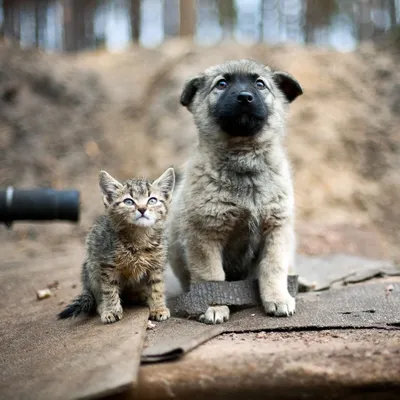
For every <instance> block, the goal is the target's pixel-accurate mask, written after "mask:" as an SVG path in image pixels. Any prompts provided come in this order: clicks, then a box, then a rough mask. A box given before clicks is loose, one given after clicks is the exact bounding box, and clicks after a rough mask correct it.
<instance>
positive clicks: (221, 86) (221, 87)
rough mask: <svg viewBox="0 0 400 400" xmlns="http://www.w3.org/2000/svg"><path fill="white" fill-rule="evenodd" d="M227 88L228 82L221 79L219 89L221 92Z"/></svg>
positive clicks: (218, 83)
mask: <svg viewBox="0 0 400 400" xmlns="http://www.w3.org/2000/svg"><path fill="white" fill-rule="evenodd" d="M227 86H228V82H227V81H226V80H225V79H220V80H219V81H218V82H217V88H218V89H220V90H222V89H225V88H226V87H227Z"/></svg>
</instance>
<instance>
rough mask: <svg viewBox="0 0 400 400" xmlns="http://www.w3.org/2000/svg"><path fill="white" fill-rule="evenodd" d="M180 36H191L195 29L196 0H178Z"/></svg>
mask: <svg viewBox="0 0 400 400" xmlns="http://www.w3.org/2000/svg"><path fill="white" fill-rule="evenodd" d="M179 9H180V26H179V34H180V36H190V37H193V36H194V34H195V29H196V1H195V0H180V7H179Z"/></svg>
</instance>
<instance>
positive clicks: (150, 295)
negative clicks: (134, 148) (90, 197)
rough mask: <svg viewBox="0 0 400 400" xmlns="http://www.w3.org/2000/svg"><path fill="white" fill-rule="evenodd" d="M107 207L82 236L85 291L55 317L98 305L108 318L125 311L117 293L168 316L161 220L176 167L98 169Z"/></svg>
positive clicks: (157, 316)
mask: <svg viewBox="0 0 400 400" xmlns="http://www.w3.org/2000/svg"><path fill="white" fill-rule="evenodd" d="M99 177H100V188H101V191H102V194H103V202H104V205H105V208H106V213H105V215H102V216H100V217H99V218H98V219H97V221H96V222H95V224H94V225H93V226H92V228H91V230H90V231H89V233H88V236H87V239H86V257H85V261H84V263H83V268H82V274H81V279H82V285H83V292H82V294H81V295H80V296H78V297H77V298H76V299H75V300H74V301H73V302H72V303H71V304H70V305H68V306H67V307H66V308H65V309H64V310H63V311H62V312H61V313H60V314H58V317H59V318H61V319H63V318H70V317H76V316H78V315H79V314H88V313H90V312H92V311H94V310H96V308H97V312H98V313H99V314H100V317H101V321H102V322H103V323H105V324H110V323H113V322H116V321H118V320H120V319H121V318H122V316H123V310H122V305H121V299H122V300H125V299H128V300H130V301H132V300H139V301H141V302H144V303H145V304H147V305H148V306H149V308H150V319H153V320H156V321H163V320H166V319H168V318H169V317H170V312H169V309H168V308H167V307H166V303H165V293H164V281H163V272H164V266H165V263H166V255H167V244H166V236H165V220H166V217H167V213H168V207H169V203H170V201H171V194H172V191H173V189H174V186H175V173H174V170H173V168H168V169H167V170H166V171H165V172H164V173H163V174H162V175H161V176H160V177H159V178H158V179H157V180H155V181H154V182H151V181H149V180H147V179H130V180H127V181H125V182H123V183H120V182H118V181H116V180H115V179H114V178H112V177H111V176H110V175H109V174H108V173H107V172H105V171H101V172H100V176H99Z"/></svg>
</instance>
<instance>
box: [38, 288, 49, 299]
mask: <svg viewBox="0 0 400 400" xmlns="http://www.w3.org/2000/svg"><path fill="white" fill-rule="evenodd" d="M51 296H52V293H51V291H50V289H48V288H46V289H40V290H38V291H37V292H36V297H37V299H38V300H43V299H47V298H49V297H51Z"/></svg>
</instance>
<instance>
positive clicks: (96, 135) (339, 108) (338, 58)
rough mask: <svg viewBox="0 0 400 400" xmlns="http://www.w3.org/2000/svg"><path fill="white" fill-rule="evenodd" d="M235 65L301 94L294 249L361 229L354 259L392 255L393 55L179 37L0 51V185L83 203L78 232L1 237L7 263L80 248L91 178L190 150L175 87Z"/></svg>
mask: <svg viewBox="0 0 400 400" xmlns="http://www.w3.org/2000/svg"><path fill="white" fill-rule="evenodd" d="M239 57H247V58H255V59H258V60H260V61H262V62H265V63H268V64H270V65H272V66H274V67H275V68H278V69H283V70H286V71H288V72H290V73H291V74H293V75H294V76H295V77H296V78H297V79H298V80H299V82H300V83H301V84H302V86H303V88H304V93H305V94H304V95H303V96H301V97H300V98H299V99H298V100H296V101H295V102H294V103H293V104H292V106H291V111H290V116H289V124H288V136H287V146H288V150H289V155H290V158H291V160H292V164H293V173H294V178H295V193H296V203H297V227H298V233H299V235H298V236H299V251H301V252H305V253H309V254H310V253H311V254H315V253H321V252H330V251H335V250H336V249H337V247H340V246H342V247H343V246H345V247H346V249H347V250H348V251H349V252H355V251H359V246H358V245H357V243H354V242H355V241H357V239H353V238H354V233H355V232H360V235H361V236H360V239H359V240H358V241H359V242H365V243H368V245H365V246H364V249H363V252H367V253H368V254H370V253H374V254H377V255H378V256H382V257H387V258H395V259H399V255H400V253H399V249H398V246H397V245H396V240H397V232H398V231H400V230H399V229H398V228H399V226H400V216H399V215H398V212H397V208H396V207H395V206H394V205H395V204H397V202H398V200H399V198H400V185H399V179H398V172H397V171H398V163H399V162H400V161H399V160H400V157H399V152H400V147H399V140H400V135H399V130H398V126H399V122H400V109H399V104H400V98H399V97H398V96H399V93H400V91H399V87H400V72H399V70H398V68H397V60H398V58H396V56H395V55H393V54H391V52H390V49H389V50H387V49H386V50H385V51H383V50H378V49H376V48H374V47H372V46H369V45H366V46H363V47H362V49H361V50H360V51H358V52H354V53H345V54H342V53H336V52H333V51H328V50H321V49H315V48H312V47H309V48H305V47H298V46H290V45H287V46H276V47H268V46H265V45H263V46H258V45H257V46H251V47H246V46H238V45H237V44H235V43H232V44H229V43H228V44H226V45H223V46H219V47H211V48H198V47H194V46H192V45H191V44H190V43H187V42H185V41H179V40H178V41H171V42H168V43H166V44H165V45H163V46H162V47H160V48H158V49H154V50H146V49H140V48H137V47H133V48H132V49H130V50H129V51H126V52H123V53H117V54H109V53H106V52H102V51H98V52H93V53H86V54H85V53H83V54H79V55H77V56H65V55H64V56H61V55H55V54H43V53H41V52H37V51H36V50H32V51H30V50H24V51H21V50H19V49H15V48H12V47H8V46H7V45H6V44H2V45H1V46H0V103H1V106H0V158H1V159H2V163H1V167H0V168H1V171H0V172H1V174H0V185H1V186H4V185H8V184H12V185H15V186H17V187H32V186H46V185H51V186H53V187H55V188H70V187H73V188H76V189H78V190H80V191H81V196H82V218H81V222H80V224H79V225H78V226H75V225H72V226H71V225H69V224H44V225H37V224H16V225H15V226H14V228H13V230H12V231H11V232H10V231H6V230H5V229H3V228H2V229H1V232H0V235H1V249H2V254H3V255H4V257H6V258H12V257H13V253H14V252H15V251H18V252H27V253H28V254H29V256H33V255H35V254H37V255H40V254H43V253H46V252H48V251H58V250H59V249H60V248H62V247H63V246H64V245H65V244H66V243H67V242H70V241H77V242H82V241H83V238H84V235H85V232H86V231H87V229H88V228H89V226H90V224H91V223H92V221H93V218H94V217H95V216H96V215H97V214H99V213H100V212H101V211H102V204H101V198H100V195H99V190H98V184H97V174H98V171H99V170H100V169H101V168H103V169H106V170H108V171H109V172H110V173H111V174H113V175H115V176H116V177H117V178H119V179H124V178H127V177H130V176H138V175H146V176H149V177H155V176H156V175H157V174H159V173H160V172H161V171H162V170H163V169H164V168H166V167H167V166H169V165H174V166H175V167H177V168H178V169H179V168H180V167H181V165H182V163H183V162H184V161H185V160H186V158H187V157H188V155H189V154H190V150H191V148H192V146H193V145H194V143H195V141H196V139H195V138H196V133H195V128H194V125H193V122H192V120H191V116H190V114H189V113H188V112H187V110H186V109H184V108H183V107H181V106H180V105H179V102H178V99H179V94H180V91H181V90H182V87H183V84H184V82H185V80H186V79H188V78H189V77H190V76H193V75H195V74H196V73H198V72H199V71H201V70H203V69H204V68H206V67H207V66H209V65H211V64H215V63H219V62H222V61H225V60H227V59H232V58H239ZM339 242H341V243H339ZM371 249H372V250H371Z"/></svg>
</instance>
